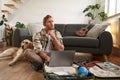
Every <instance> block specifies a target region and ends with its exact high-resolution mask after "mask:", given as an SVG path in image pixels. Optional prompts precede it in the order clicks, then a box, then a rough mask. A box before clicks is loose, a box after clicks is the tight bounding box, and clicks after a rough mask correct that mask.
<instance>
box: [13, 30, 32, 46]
mask: <svg viewBox="0 0 120 80" xmlns="http://www.w3.org/2000/svg"><path fill="white" fill-rule="evenodd" d="M24 39H29V40H32V35H30V34H29V31H28V30H27V29H24V28H18V29H16V30H15V31H14V33H13V38H12V46H14V47H20V44H21V41H22V40H24Z"/></svg>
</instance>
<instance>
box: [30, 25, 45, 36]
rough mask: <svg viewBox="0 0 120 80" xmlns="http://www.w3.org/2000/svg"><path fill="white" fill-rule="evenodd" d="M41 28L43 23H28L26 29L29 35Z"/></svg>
mask: <svg viewBox="0 0 120 80" xmlns="http://www.w3.org/2000/svg"><path fill="white" fill-rule="evenodd" d="M42 28H43V23H29V24H28V29H29V32H30V34H31V35H33V34H34V33H36V32H39V31H40V30H41V29H42Z"/></svg>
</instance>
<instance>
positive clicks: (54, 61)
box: [48, 50, 75, 67]
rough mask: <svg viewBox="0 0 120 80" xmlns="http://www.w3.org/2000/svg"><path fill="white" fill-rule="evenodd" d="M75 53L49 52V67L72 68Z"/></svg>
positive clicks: (72, 51)
mask: <svg viewBox="0 0 120 80" xmlns="http://www.w3.org/2000/svg"><path fill="white" fill-rule="evenodd" d="M74 55H75V51H74V50H66V51H51V53H50V62H49V64H48V66H49V67H66V66H72V64H73V60H74Z"/></svg>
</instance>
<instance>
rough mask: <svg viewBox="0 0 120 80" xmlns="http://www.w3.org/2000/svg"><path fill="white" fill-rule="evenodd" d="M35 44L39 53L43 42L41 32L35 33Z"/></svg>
mask: <svg viewBox="0 0 120 80" xmlns="http://www.w3.org/2000/svg"><path fill="white" fill-rule="evenodd" d="M33 46H34V49H35V51H36V52H37V53H39V52H40V51H42V44H41V42H40V33H39V32H37V33H35V34H34V35H33Z"/></svg>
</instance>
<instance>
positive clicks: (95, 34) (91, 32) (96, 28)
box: [86, 23, 109, 38]
mask: <svg viewBox="0 0 120 80" xmlns="http://www.w3.org/2000/svg"><path fill="white" fill-rule="evenodd" d="M108 25H109V23H104V24H95V26H93V27H92V28H91V29H90V30H89V31H88V32H87V34H86V36H87V37H93V38H97V37H98V35H99V34H100V33H101V32H102V31H104V30H105V29H106V28H107V27H108Z"/></svg>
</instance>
